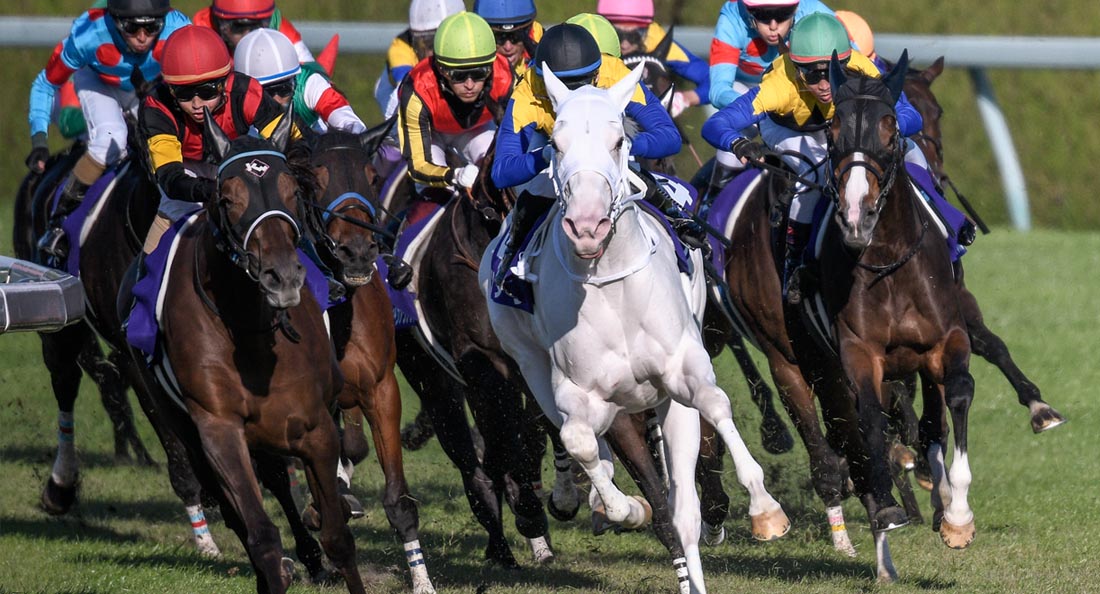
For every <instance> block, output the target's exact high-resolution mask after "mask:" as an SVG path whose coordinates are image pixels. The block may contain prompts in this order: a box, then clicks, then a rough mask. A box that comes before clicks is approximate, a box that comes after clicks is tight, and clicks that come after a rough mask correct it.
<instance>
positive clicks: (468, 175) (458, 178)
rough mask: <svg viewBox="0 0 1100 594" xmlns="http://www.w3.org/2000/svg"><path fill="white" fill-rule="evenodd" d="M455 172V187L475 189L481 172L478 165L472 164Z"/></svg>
mask: <svg viewBox="0 0 1100 594" xmlns="http://www.w3.org/2000/svg"><path fill="white" fill-rule="evenodd" d="M454 171H455V175H454V182H455V185H457V186H461V187H463V188H472V187H474V182H475V181H476V180H477V173H478V171H479V170H478V167H477V165H474V164H473V163H470V164H469V165H463V166H462V167H459V168H457V169H455V170H454Z"/></svg>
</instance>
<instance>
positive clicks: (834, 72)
mask: <svg viewBox="0 0 1100 594" xmlns="http://www.w3.org/2000/svg"><path fill="white" fill-rule="evenodd" d="M847 80H848V75H847V74H844V67H843V66H841V65H840V60H839V59H837V56H836V50H833V57H832V58H830V59H829V86H830V87H831V88H832V89H833V96H834V97H835V96H836V90H837V89H839V88H840V87H842V86H844V83H845V82H847Z"/></svg>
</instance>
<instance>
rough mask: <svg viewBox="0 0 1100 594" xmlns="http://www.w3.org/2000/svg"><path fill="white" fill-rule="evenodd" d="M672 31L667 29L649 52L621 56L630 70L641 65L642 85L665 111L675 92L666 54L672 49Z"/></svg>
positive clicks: (669, 105)
mask: <svg viewBox="0 0 1100 594" xmlns="http://www.w3.org/2000/svg"><path fill="white" fill-rule="evenodd" d="M674 30H675V28H672V29H669V30H668V34H667V35H665V38H664V39H662V40H661V43H659V44H657V47H655V48H653V51H651V52H645V53H642V52H635V53H632V54H626V55H623V63H624V64H626V65H627V66H629V67H630V68H631V69H634V68H635V67H637V66H638V65H639V64H640V65H642V67H643V70H642V79H641V82H642V84H643V85H645V86H646V88H648V89H649V90H650V91H653V94H654V95H655V96H656V97H657V98H658V99H660V101H661V105H663V106H664V108H665V109H666V110H668V109H670V108H671V106H672V95H673V93H674V92H675V91H676V85H675V84H674V82H673V79H672V71H670V70H669V68H668V52H669V50H670V49H672V39H673V38H672V34H673V31H674Z"/></svg>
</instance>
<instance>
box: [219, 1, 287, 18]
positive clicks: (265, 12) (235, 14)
mask: <svg viewBox="0 0 1100 594" xmlns="http://www.w3.org/2000/svg"><path fill="white" fill-rule="evenodd" d="M210 12H212V13H214V16H216V17H218V18H219V19H225V20H232V19H266V18H268V17H270V16H271V15H272V14H273V13H274V12H275V0H214V3H213V4H211V5H210Z"/></svg>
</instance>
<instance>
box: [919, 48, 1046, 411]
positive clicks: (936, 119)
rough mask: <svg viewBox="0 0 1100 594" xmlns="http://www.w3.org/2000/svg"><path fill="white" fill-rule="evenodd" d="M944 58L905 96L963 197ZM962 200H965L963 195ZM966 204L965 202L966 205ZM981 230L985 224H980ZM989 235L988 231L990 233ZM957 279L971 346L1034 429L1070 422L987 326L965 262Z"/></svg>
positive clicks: (942, 175)
mask: <svg viewBox="0 0 1100 594" xmlns="http://www.w3.org/2000/svg"><path fill="white" fill-rule="evenodd" d="M943 67H944V61H943V57H942V56H941V57H940V58H938V59H936V60H935V61H934V62H933V63H932V65H931V66H929V67H928V68H925V69H923V70H915V69H910V70H909V73H908V75H907V76H906V77H905V87H904V88H905V94H906V95H907V96H908V97H909V102H910V103H912V104H913V107H915V108H916V109H917V111H919V112H920V114H921V117H922V118H923V120H924V127H923V128H922V130H921V132H920V133H919V134H918V135H917V136H916V137H915V140H916V142H917V145H918V146H919V147H920V148H921V152H923V153H924V156H925V158H926V159H927V160H928V165H929V168H930V170H931V173H932V178H933V181H935V183H936V185H937V186H938V187H940V188H945V187H950V188H952V189H954V190H955V193H956V194H957V195H959V192H958V190H957V189H955V185H954V184H953V183H952V182H951V178H950V177H949V176H948V174H947V172H946V170H945V168H944V152H943V136H942V133H941V131H940V118H941V117H942V116H943V108H942V107H941V106H940V103H939V101H938V100H937V99H936V95H935V93H933V92H932V83H933V82H935V80H936V79H937V78H938V77H939V76H940V74H942V73H943ZM959 199H960V201H963V200H965V198H963V197H962V196H961V195H959ZM964 205H965V203H964ZM978 226H979V227H982V226H983V225H982V223H981V222H980V221H979V223H978ZM987 232H988V231H987ZM957 277H958V283H957V284H958V288H959V300H960V305H961V306H962V308H963V315H964V316H965V317H966V328H967V332H969V334H970V346H971V349H972V350H973V352H974V354H976V355H978V356H980V357H982V358H983V359H985V360H987V361H989V362H990V363H992V364H993V365H995V366H997V368H998V369H1000V370H1001V373H1002V374H1004V376H1005V379H1007V380H1008V382H1009V383H1010V384H1011V385H1012V388H1013V389H1014V390H1015V391H1016V396H1017V399H1018V400H1019V402H1020V404H1021V405H1022V406H1024V407H1026V408H1027V409H1028V412H1029V417H1030V423H1031V430H1032V431H1033V432H1034V433H1041V432H1043V431H1046V430H1048V429H1053V428H1055V427H1058V426H1059V425H1061V424H1063V423H1065V422H1066V418H1065V417H1064V416H1062V414H1061V413H1059V412H1058V411H1057V410H1055V409H1054V408H1053V407H1051V406H1050V405H1049V404H1047V403H1046V402H1045V401H1043V398H1042V395H1041V393H1040V391H1039V387H1038V386H1036V385H1035V383H1034V382H1032V381H1031V380H1030V379H1029V378H1028V377H1027V375H1026V374H1024V372H1023V371H1021V370H1020V368H1019V367H1018V366H1017V365H1016V362H1015V361H1014V360H1013V359H1012V354H1011V353H1009V351H1008V347H1007V346H1006V345H1005V343H1004V341H1003V340H1002V339H1001V337H999V336H997V334H995V333H994V332H993V331H992V330H990V329H989V327H987V326H986V325H985V321H984V318H983V316H982V310H981V308H980V307H979V306H978V300H977V298H975V297H974V294H973V293H971V292H970V290H969V289H968V288H967V287H966V283H965V281H964V275H963V268H962V263H961V261H960V262H959V263H958V265H957Z"/></svg>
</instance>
